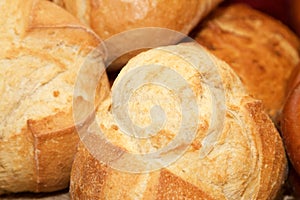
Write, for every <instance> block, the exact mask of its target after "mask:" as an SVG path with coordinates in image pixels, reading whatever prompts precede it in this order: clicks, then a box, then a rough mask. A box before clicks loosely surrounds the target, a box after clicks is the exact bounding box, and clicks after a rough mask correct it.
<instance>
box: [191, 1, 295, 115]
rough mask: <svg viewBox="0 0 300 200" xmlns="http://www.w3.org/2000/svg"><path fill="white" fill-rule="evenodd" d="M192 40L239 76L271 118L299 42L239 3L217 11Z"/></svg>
mask: <svg viewBox="0 0 300 200" xmlns="http://www.w3.org/2000/svg"><path fill="white" fill-rule="evenodd" d="M195 39H196V40H197V41H198V42H199V43H200V44H202V45H204V46H205V47H206V48H207V49H209V51H210V52H212V53H213V54H214V55H216V56H217V57H218V58H220V59H222V60H224V61H225V62H227V63H228V64H230V66H231V67H232V68H233V69H234V70H235V72H236V73H237V74H238V75H239V77H240V78H241V80H242V82H243V83H244V84H245V87H246V88H247V89H248V91H249V92H250V94H252V95H253V96H254V97H255V98H257V99H260V100H262V101H263V104H264V106H265V108H266V110H267V112H268V114H269V115H270V116H271V117H272V118H273V119H275V118H276V116H277V115H278V113H279V111H280V109H281V107H282V104H283V101H284V98H285V94H286V86H287V82H288V78H289V76H290V75H291V72H292V71H293V69H294V67H295V66H296V64H297V63H298V62H299V55H298V50H299V47H300V46H299V40H298V38H297V37H296V36H295V35H294V34H293V33H292V32H291V31H290V30H289V29H288V28H287V27H286V26H285V25H283V24H282V23H280V22H279V21H277V20H275V19H273V18H271V17H269V16H267V15H265V14H263V13H261V12H259V11H256V10H254V9H252V8H250V7H248V6H245V5H243V4H233V5H230V6H229V7H226V8H219V9H217V10H216V11H214V13H213V14H212V15H211V16H210V18H209V19H208V20H207V21H206V22H205V23H203V24H202V25H201V26H200V27H199V29H198V31H196V33H195Z"/></svg>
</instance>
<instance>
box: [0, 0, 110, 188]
mask: <svg viewBox="0 0 300 200" xmlns="http://www.w3.org/2000/svg"><path fill="white" fill-rule="evenodd" d="M0 10H1V12H0V24H1V26H0V30H1V34H0V44H1V48H0V99H1V101H0V113H1V115H0V194H2V193H7V192H21V191H32V192H46V191H54V190H59V189H63V188H66V187H67V186H68V183H69V178H70V171H71V164H72V162H73V158H74V154H75V151H76V147H77V143H78V139H79V138H78V135H77V133H76V130H75V127H74V126H75V125H74V122H73V117H72V97H73V88H74V84H75V81H76V77H77V72H78V70H79V69H80V67H81V65H82V64H83V63H84V62H85V61H86V57H87V55H88V53H89V52H90V51H91V50H92V49H94V48H95V47H96V46H97V45H98V44H99V43H100V40H99V38H98V37H97V36H96V35H95V34H94V33H93V32H92V31H90V30H89V29H87V28H85V27H84V26H83V25H81V24H80V23H79V22H78V20H77V19H76V18H75V17H73V16H72V15H71V14H69V13H67V12H66V11H65V10H63V9H62V8H60V7H58V6H57V5H55V4H53V3H51V2H48V1H39V0H28V1H22V0H16V1H9V0H7V1H6V0H4V1H1V2H0ZM98 61H99V63H98V65H99V69H100V67H101V66H100V65H101V62H102V61H101V58H99V60H98ZM102 63H103V62H102ZM102 67H103V66H102ZM101 84H102V85H101V86H99V87H100V88H101V89H102V90H101V92H100V93H99V100H100V99H101V98H103V97H102V96H105V95H107V93H108V92H109V84H108V81H107V78H106V77H105V76H104V77H103V78H102V81H101Z"/></svg>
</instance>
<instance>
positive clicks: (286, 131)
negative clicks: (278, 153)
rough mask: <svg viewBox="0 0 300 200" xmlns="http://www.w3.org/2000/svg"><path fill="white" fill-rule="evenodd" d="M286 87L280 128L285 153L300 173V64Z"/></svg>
mask: <svg viewBox="0 0 300 200" xmlns="http://www.w3.org/2000/svg"><path fill="white" fill-rule="evenodd" d="M288 89H289V95H288V97H287V99H286V102H285V105H284V108H283V111H282V116H281V130H282V137H283V139H284V144H285V147H286V151H287V154H288V156H289V158H290V160H291V163H292V164H293V166H294V168H295V170H296V172H297V173H298V174H300V141H299V137H300V127H299V122H300V114H299V113H300V65H299V66H298V67H297V68H296V70H294V73H293V74H292V76H291V81H290V83H289V88H288Z"/></svg>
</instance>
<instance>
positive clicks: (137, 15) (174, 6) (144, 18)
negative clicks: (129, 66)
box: [63, 0, 222, 39]
mask: <svg viewBox="0 0 300 200" xmlns="http://www.w3.org/2000/svg"><path fill="white" fill-rule="evenodd" d="M221 1H222V0H191V1H180V0H176V1H168V0H163V1H156V0H150V1H149V0H140V1H122V0H84V1H81V0H75V1H74V0H63V2H64V6H65V8H66V9H67V10H68V11H69V12H70V13H72V14H73V15H74V16H76V17H77V18H78V19H80V21H81V22H83V23H85V24H86V25H88V26H90V27H91V28H92V29H93V30H94V31H95V32H96V33H97V34H98V35H99V36H100V38H101V39H106V38H109V37H110V36H113V35H115V34H117V33H120V32H123V31H126V30H130V29H134V28H144V27H163V28H169V29H172V30H176V31H180V32H182V33H184V34H188V33H189V31H191V30H192V28H193V27H194V26H196V24H197V23H198V22H199V20H200V19H202V18H203V17H204V16H205V15H207V14H208V13H209V12H210V11H211V10H212V9H213V8H214V7H215V6H216V5H217V4H218V3H220V2H221Z"/></svg>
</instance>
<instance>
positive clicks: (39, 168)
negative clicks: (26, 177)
mask: <svg viewBox="0 0 300 200" xmlns="http://www.w3.org/2000/svg"><path fill="white" fill-rule="evenodd" d="M27 124H28V128H29V130H30V131H31V133H32V140H33V145H34V161H35V170H36V171H35V174H36V175H37V176H36V178H37V179H36V182H37V187H36V191H37V192H38V191H43V192H47V191H55V190H59V189H64V188H65V187H66V185H68V184H69V179H68V178H67V177H68V176H69V174H70V171H71V166H72V162H73V156H74V155H75V153H76V148H77V143H78V141H79V137H78V135H77V132H76V129H75V127H74V122H73V120H72V113H71V112H68V113H63V112H59V113H57V114H56V115H55V116H48V117H45V118H43V119H40V120H28V123H27ZM54 169H55V170H54Z"/></svg>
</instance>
